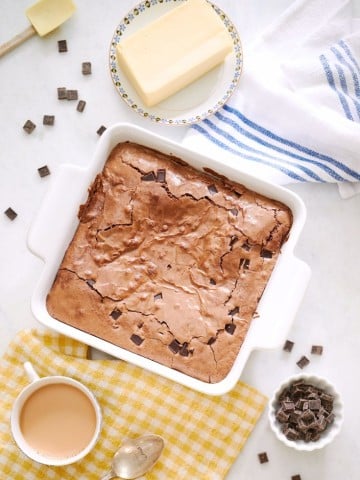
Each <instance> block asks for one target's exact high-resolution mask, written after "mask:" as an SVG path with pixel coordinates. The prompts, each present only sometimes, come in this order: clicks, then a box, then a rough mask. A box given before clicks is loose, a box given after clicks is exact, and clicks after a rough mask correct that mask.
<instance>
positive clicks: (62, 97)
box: [57, 87, 67, 100]
mask: <svg viewBox="0 0 360 480" xmlns="http://www.w3.org/2000/svg"><path fill="white" fill-rule="evenodd" d="M57 92H58V99H59V100H66V99H67V90H66V88H65V87H58V89H57Z"/></svg>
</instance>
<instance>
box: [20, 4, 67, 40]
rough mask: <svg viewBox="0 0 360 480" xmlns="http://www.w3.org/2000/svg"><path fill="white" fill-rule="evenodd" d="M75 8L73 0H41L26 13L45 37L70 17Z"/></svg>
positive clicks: (41, 35)
mask: <svg viewBox="0 0 360 480" xmlns="http://www.w3.org/2000/svg"><path fill="white" fill-rule="evenodd" d="M75 10H76V7H75V5H74V3H73V2H72V0H39V1H38V2H36V3H34V5H31V6H30V7H29V8H28V9H27V10H26V11H25V13H26V16H27V17H28V19H29V20H30V22H31V24H32V26H33V27H34V28H35V30H36V31H37V33H38V34H39V35H40V37H43V36H44V35H47V34H48V33H50V32H52V31H53V30H55V28H57V27H59V26H60V25H61V24H62V23H64V22H65V21H66V20H67V19H68V18H70V17H71V15H72V14H73V13H74V12H75Z"/></svg>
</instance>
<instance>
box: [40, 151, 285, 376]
mask: <svg viewBox="0 0 360 480" xmlns="http://www.w3.org/2000/svg"><path fill="white" fill-rule="evenodd" d="M79 220H80V223H79V226H78V228H77V231H76V233H75V235H74V238H73V240H72V241H71V243H70V245H69V247H68V249H67V251H66V253H65V256H64V259H63V261H62V263H61V265H60V268H59V271H58V273H57V275H56V278H55V281H54V284H53V286H52V288H51V290H50V292H49V294H48V297H47V308H48V311H49V313H50V314H51V315H52V316H53V317H54V318H56V319H58V320H60V321H62V322H65V323H67V324H70V325H72V326H74V327H76V328H78V329H80V330H83V331H85V332H88V333H90V334H92V335H95V336H97V337H99V338H102V339H104V340H106V341H108V342H111V343H113V344H116V345H119V346H121V347H122V348H124V349H127V350H130V351H132V352H135V353H137V354H140V355H142V356H144V357H147V358H150V359H152V360H155V361H156V362H159V363H162V364H164V365H167V366H169V367H171V368H173V369H176V370H179V371H181V372H184V373H185V374H188V375H190V376H192V377H195V378H198V379H200V380H203V381H205V382H209V383H214V382H219V381H220V380H222V379H223V378H224V377H225V376H226V375H227V373H228V372H229V370H230V369H231V367H232V365H233V362H234V360H235V358H236V356H237V353H238V352H239V349H240V347H241V345H242V343H243V341H244V337H245V335H246V332H247V331H248V328H249V325H250V322H251V319H252V318H253V316H254V313H255V311H256V307H257V305H258V302H259V299H260V297H261V295H262V293H263V290H264V288H265V286H266V284H267V282H268V279H269V277H270V274H271V271H272V270H273V267H274V265H275V263H276V260H277V257H278V255H279V252H280V248H281V245H282V244H283V242H284V241H285V240H286V238H287V236H288V233H289V229H290V227H291V223H292V215H291V212H290V210H289V209H288V207H286V206H285V205H283V204H281V203H279V202H277V201H275V200H272V199H269V198H265V197H264V196H262V195H259V194H257V193H255V192H253V191H250V190H248V189H247V188H245V187H244V186H242V185H239V184H236V183H234V182H231V181H229V180H227V179H226V178H224V177H222V176H220V175H215V174H214V172H207V173H202V172H200V171H197V170H195V169H194V168H192V167H190V166H189V165H187V164H186V163H185V162H183V161H182V160H181V159H178V158H175V157H173V156H171V155H165V154H162V153H160V152H158V151H155V150H152V149H150V148H147V147H145V146H141V145H137V144H134V143H130V142H124V143H121V144H118V145H117V146H116V147H115V148H114V149H113V151H112V152H111V154H110V155H109V158H108V159H107V161H106V164H105V166H104V168H103V170H102V172H101V173H99V174H98V175H97V176H96V178H95V180H94V182H93V184H92V185H91V187H90V188H89V195H88V199H87V202H86V203H85V204H84V205H81V206H80V209H79Z"/></svg>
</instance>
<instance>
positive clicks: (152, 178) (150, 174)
mask: <svg viewBox="0 0 360 480" xmlns="http://www.w3.org/2000/svg"><path fill="white" fill-rule="evenodd" d="M141 180H142V181H143V182H155V180H156V176H155V173H154V172H148V173H145V175H143V176H142V177H141Z"/></svg>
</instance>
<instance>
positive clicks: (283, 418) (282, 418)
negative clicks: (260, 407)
mask: <svg viewBox="0 0 360 480" xmlns="http://www.w3.org/2000/svg"><path fill="white" fill-rule="evenodd" d="M276 419H277V420H278V421H279V422H280V423H286V422H288V421H289V420H290V414H289V413H285V412H284V410H283V409H282V408H280V409H279V410H278V411H277V412H276Z"/></svg>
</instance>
